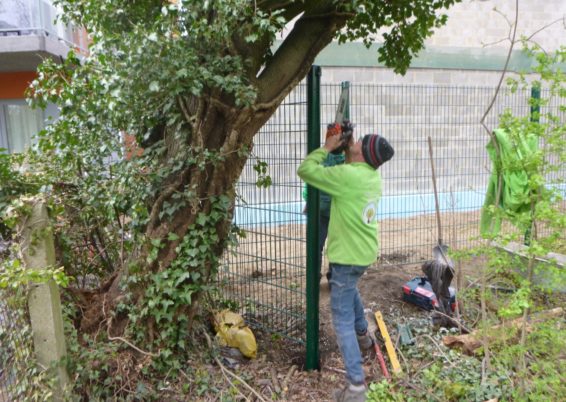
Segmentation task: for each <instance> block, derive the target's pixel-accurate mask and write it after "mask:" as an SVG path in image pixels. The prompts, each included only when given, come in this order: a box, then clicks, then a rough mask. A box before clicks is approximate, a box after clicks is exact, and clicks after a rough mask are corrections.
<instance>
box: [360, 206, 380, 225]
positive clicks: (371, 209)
mask: <svg viewBox="0 0 566 402" xmlns="http://www.w3.org/2000/svg"><path fill="white" fill-rule="evenodd" d="M362 220H363V221H364V223H365V224H366V225H369V224H370V223H372V222H375V221H376V220H377V203H376V202H369V203H368V204H367V205H366V206H365V207H364V212H363V213H362Z"/></svg>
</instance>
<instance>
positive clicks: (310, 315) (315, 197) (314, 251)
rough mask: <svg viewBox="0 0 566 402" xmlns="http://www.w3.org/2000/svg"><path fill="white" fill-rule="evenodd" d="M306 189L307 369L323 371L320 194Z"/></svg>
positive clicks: (313, 92) (310, 126)
mask: <svg viewBox="0 0 566 402" xmlns="http://www.w3.org/2000/svg"><path fill="white" fill-rule="evenodd" d="M320 75H321V69H320V67H319V66H312V68H311V70H310V72H309V74H308V76H307V152H308V153H310V152H312V151H314V150H315V149H318V148H319V147H320ZM318 193H319V192H318V190H317V189H316V188H314V187H312V186H307V288H306V292H307V294H306V299H307V339H306V359H305V369H306V370H318V369H320V356H319V348H318V341H319V339H318V336H319V334H318V329H319V328H318V327H319V315H318V307H319V293H320V278H319V272H320V268H319V267H320V253H319V250H318V247H319V218H318V215H319V194H318Z"/></svg>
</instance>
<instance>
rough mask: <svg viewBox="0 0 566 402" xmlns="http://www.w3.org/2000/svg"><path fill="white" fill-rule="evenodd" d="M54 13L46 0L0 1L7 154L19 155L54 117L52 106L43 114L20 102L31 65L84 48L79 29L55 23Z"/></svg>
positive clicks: (0, 112) (0, 116) (0, 93)
mask: <svg viewBox="0 0 566 402" xmlns="http://www.w3.org/2000/svg"><path fill="white" fill-rule="evenodd" d="M57 15H58V10H57V9H56V8H55V7H54V6H53V5H52V4H51V1H50V0H2V1H1V2H0V148H5V149H8V151H9V152H18V151H22V150H23V149H24V148H25V146H26V145H29V144H30V142H31V141H32V139H33V137H34V135H36V134H37V133H38V132H39V131H40V130H41V129H42V128H43V127H44V125H45V124H46V123H47V122H48V121H49V120H50V119H52V118H55V117H56V116H57V115H58V112H57V108H56V107H54V106H53V105H50V106H48V107H47V109H46V110H45V111H43V110H41V109H31V108H30V107H29V106H28V105H27V104H26V102H25V90H26V88H27V87H28V86H29V84H30V82H31V81H33V80H34V79H35V78H36V77H37V73H36V69H37V66H38V65H39V64H40V63H41V61H42V60H43V59H45V58H48V57H50V58H53V59H54V60H60V59H61V58H62V57H65V56H66V55H67V53H68V52H69V51H71V50H74V51H79V52H81V51H84V49H86V47H87V45H86V35H85V33H84V31H82V30H78V29H75V28H74V27H73V26H71V25H68V24H63V23H61V22H57V21H56V17H57Z"/></svg>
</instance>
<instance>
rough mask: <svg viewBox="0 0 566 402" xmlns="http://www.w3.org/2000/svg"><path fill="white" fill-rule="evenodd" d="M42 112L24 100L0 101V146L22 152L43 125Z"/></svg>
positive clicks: (11, 150) (11, 151) (9, 150)
mask: <svg viewBox="0 0 566 402" xmlns="http://www.w3.org/2000/svg"><path fill="white" fill-rule="evenodd" d="M44 122H45V117H44V112H43V110H41V109H32V108H30V107H29V106H28V105H27V104H26V103H25V101H0V148H6V149H8V152H10V153H13V152H22V151H23V150H24V149H25V148H26V147H28V146H30V145H31V144H32V142H33V141H34V140H35V137H36V135H37V134H38V133H39V131H41V130H42V129H43V127H44V125H45V123H44Z"/></svg>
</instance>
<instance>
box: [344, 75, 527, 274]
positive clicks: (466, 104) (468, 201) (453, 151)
mask: <svg viewBox="0 0 566 402" xmlns="http://www.w3.org/2000/svg"><path fill="white" fill-rule="evenodd" d="M494 93H495V88H487V87H486V88H483V87H458V86H454V87H447V86H389V85H356V84H355V83H354V84H353V85H352V89H351V98H350V105H351V115H352V116H351V117H352V121H354V122H355V123H356V125H357V126H356V133H357V135H359V136H360V135H363V134H367V133H377V134H380V135H383V136H384V137H385V138H387V139H388V140H389V142H390V143H391V144H392V145H393V147H394V148H395V156H394V158H393V159H392V160H391V161H390V162H388V163H386V164H385V165H383V166H382V167H381V168H380V171H381V175H382V177H383V197H382V200H381V203H380V209H379V212H378V213H379V219H380V222H381V251H382V262H383V263H386V264H387V263H389V262H390V263H399V262H417V261H420V260H422V259H428V258H430V256H431V252H432V246H433V245H434V244H435V243H436V241H437V238H438V233H437V225H436V219H435V214H434V212H435V203H434V192H433V182H432V173H431V164H430V158H429V150H428V143H427V139H428V137H429V136H430V137H431V139H432V144H433V159H434V164H435V170H436V177H437V189H438V193H439V204H440V211H441V223H442V232H443V233H442V237H443V241H444V242H445V243H447V244H449V245H450V246H452V247H459V248H461V247H469V246H472V245H473V244H474V238H477V237H478V236H479V219H480V208H481V206H482V204H483V202H484V197H485V191H486V188H487V182H488V178H489V174H490V170H491V161H490V160H489V158H488V155H487V152H486V150H485V147H486V145H487V143H488V142H489V140H490V137H489V134H488V132H487V131H486V130H485V129H484V128H483V127H482V125H481V124H480V121H481V120H482V117H483V116H484V114H485V113H486V111H487V110H488V106H489V104H490V103H491V101H492V99H493V95H494ZM529 97H530V92H529V91H517V92H515V93H513V94H512V93H510V92H509V91H508V90H506V89H502V90H501V93H500V94H499V96H498V97H497V99H496V101H495V103H494V104H493V107H492V108H491V110H490V111H489V113H488V114H487V115H486V116H485V120H484V121H485V125H486V126H487V127H488V128H489V129H494V128H497V126H498V124H499V115H500V114H501V113H502V112H503V111H504V110H505V109H509V110H510V111H511V112H512V113H513V114H514V115H516V116H528V114H529V113H530V106H529V103H528V101H529Z"/></svg>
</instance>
